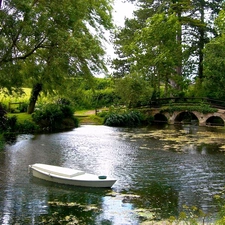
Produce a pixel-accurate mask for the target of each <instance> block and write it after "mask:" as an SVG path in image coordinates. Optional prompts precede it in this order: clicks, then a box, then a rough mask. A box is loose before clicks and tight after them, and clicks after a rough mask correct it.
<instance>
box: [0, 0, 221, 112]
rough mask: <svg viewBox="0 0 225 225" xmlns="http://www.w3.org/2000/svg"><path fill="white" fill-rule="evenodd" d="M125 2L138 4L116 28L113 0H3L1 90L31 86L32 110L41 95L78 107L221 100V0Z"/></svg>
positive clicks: (12, 91)
mask: <svg viewBox="0 0 225 225" xmlns="http://www.w3.org/2000/svg"><path fill="white" fill-rule="evenodd" d="M127 1H129V2H130V3H132V4H135V6H136V10H135V11H134V12H133V18H131V19H126V21H125V25H124V26H123V27H118V26H116V25H115V24H114V23H113V18H112V10H113V2H112V1H110V0H91V1H89V0H87V1H83V0H63V1H60V2H59V1H58V0H55V1H52V0H45V1H42V0H7V1H4V0H1V1H0V21H1V22H0V74H1V76H0V89H1V94H2V95H4V96H7V95H8V96H11V95H13V94H15V93H16V94H17V95H22V94H23V88H30V89H31V90H32V91H31V94H30V97H29V100H28V101H27V107H26V108H27V113H28V114H32V113H33V112H34V111H35V109H36V108H37V107H38V103H39V102H38V99H39V96H47V98H49V99H54V101H55V102H56V101H58V102H62V99H63V101H64V102H67V103H68V102H70V103H71V104H72V105H73V107H74V109H84V108H86V109H90V108H99V107H110V106H119V105H120V106H121V105H123V106H126V107H128V108H135V107H139V106H143V105H148V103H149V101H150V100H152V99H156V98H161V97H209V98H215V99H220V100H224V99H225V92H224V90H225V88H224V85H225V82H224V80H225V72H224V71H225V70H224V65H225V57H224V54H225V51H224V49H225V35H224V34H225V25H224V24H225V23H224V20H225V5H224V3H223V2H224V1H222V0H211V1H205V0H193V1H190V0H170V1H164V0H157V1H156V0H127ZM106 31H110V32H111V40H110V41H111V42H112V43H113V45H114V49H115V54H116V57H115V58H114V59H113V60H112V61H111V63H110V66H111V69H110V71H112V72H109V71H107V67H108V60H107V59H106V57H105V53H106V52H107V49H106V48H105V47H104V43H105V37H106ZM100 74H104V75H105V78H97V76H98V75H100ZM56 96H57V97H56ZM2 99H3V98H2ZM3 103H4V102H3V100H2V105H4V104H3Z"/></svg>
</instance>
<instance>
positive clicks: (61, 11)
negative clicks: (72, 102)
mask: <svg viewBox="0 0 225 225" xmlns="http://www.w3.org/2000/svg"><path fill="white" fill-rule="evenodd" d="M111 9H112V7H111V2H110V0H94V1H93V0H88V1H82V0H62V1H59V0H53V1H52V0H46V1H41V0H8V1H6V2H5V5H4V8H3V9H2V10H1V11H0V21H1V29H0V50H1V51H0V72H1V75H3V76H2V77H3V79H1V80H0V87H2V88H5V87H6V88H8V89H10V88H11V87H16V86H18V87H20V86H21V85H22V83H24V80H25V81H26V83H28V84H30V85H32V86H33V87H34V89H35V90H33V91H32V94H33V96H31V98H30V100H31V101H30V107H29V113H32V111H33V110H34V107H33V106H34V105H35V103H36V102H32V101H33V100H37V98H38V95H39V94H40V91H44V92H45V93H54V92H56V91H59V92H60V91H61V92H62V91H64V92H65V90H66V83H67V82H72V81H73V79H72V78H73V77H74V76H77V75H83V76H86V77H91V76H92V75H93V74H94V73H99V72H100V71H102V70H106V67H105V64H104V59H103V55H104V50H103V47H102V45H101V39H102V38H104V30H105V29H110V28H111V27H112V22H111ZM14 80H16V81H17V83H15V82H13V81H14ZM4 81H7V82H5V83H4ZM38 87H39V88H38ZM40 87H41V88H40Z"/></svg>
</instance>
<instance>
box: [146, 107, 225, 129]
mask: <svg viewBox="0 0 225 225" xmlns="http://www.w3.org/2000/svg"><path fill="white" fill-rule="evenodd" d="M150 114H151V115H152V116H153V117H154V120H155V121H156V122H157V121H158V122H159V121H161V122H165V123H166V121H167V123H168V124H175V123H185V122H186V121H187V120H186V118H187V117H189V121H188V122H189V123H193V124H196V125H197V124H198V125H199V126H225V110H222V109H218V111H217V112H214V113H206V114H204V113H202V112H198V111H191V112H190V111H188V110H185V111H175V112H163V111H161V110H160V108H154V109H151V111H150Z"/></svg>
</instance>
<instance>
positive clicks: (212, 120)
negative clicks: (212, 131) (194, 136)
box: [206, 116, 224, 126]
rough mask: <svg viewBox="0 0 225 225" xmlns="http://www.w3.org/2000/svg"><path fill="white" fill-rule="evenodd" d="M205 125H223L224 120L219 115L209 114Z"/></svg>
mask: <svg viewBox="0 0 225 225" xmlns="http://www.w3.org/2000/svg"><path fill="white" fill-rule="evenodd" d="M206 125H207V126H224V120H223V119H222V118H221V117H220V116H210V117H209V118H208V119H207V120H206Z"/></svg>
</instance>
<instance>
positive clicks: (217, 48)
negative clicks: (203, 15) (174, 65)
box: [203, 10, 225, 100]
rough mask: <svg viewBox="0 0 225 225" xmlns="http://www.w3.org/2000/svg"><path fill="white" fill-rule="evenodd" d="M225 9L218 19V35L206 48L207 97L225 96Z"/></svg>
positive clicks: (204, 80) (205, 84)
mask: <svg viewBox="0 0 225 225" xmlns="http://www.w3.org/2000/svg"><path fill="white" fill-rule="evenodd" d="M224 20H225V10H222V11H221V12H220V14H219V16H218V18H217V19H216V28H217V31H218V36H217V37H215V38H213V39H211V41H210V42H209V43H208V44H206V46H205V49H204V54H205V59H204V67H205V72H204V74H205V76H204V78H203V87H204V90H205V92H206V94H207V97H211V98H217V99H222V100H224V98H225V91H224V90H225V70H224V68H225V25H224Z"/></svg>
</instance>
